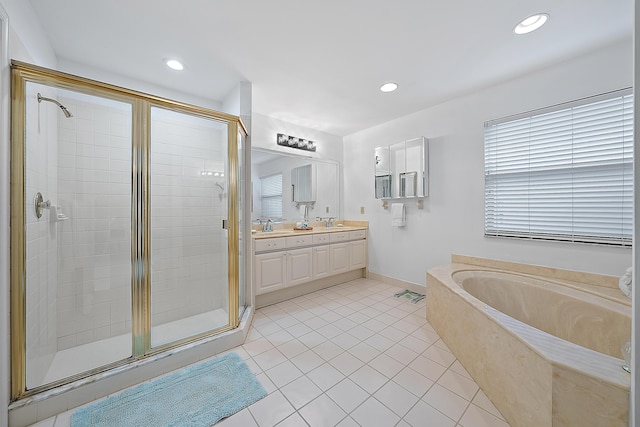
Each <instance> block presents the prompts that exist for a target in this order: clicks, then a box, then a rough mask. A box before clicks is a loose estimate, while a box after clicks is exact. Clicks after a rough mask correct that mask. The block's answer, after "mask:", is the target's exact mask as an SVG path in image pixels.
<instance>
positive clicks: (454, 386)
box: [437, 369, 478, 401]
mask: <svg viewBox="0 0 640 427" xmlns="http://www.w3.org/2000/svg"><path fill="white" fill-rule="evenodd" d="M437 384H440V385H441V386H443V387H444V388H446V389H448V390H450V391H452V392H454V393H456V394H457V395H458V396H460V397H463V398H465V399H466V400H469V401H470V400H471V399H473V396H475V395H476V392H477V391H478V385H477V384H476V383H475V382H474V381H473V380H470V379H469V378H466V377H463V376H462V375H460V374H458V373H456V372H453V371H452V370H451V369H449V370H448V371H447V372H445V373H444V374H442V376H441V377H440V379H439V380H438V381H437Z"/></svg>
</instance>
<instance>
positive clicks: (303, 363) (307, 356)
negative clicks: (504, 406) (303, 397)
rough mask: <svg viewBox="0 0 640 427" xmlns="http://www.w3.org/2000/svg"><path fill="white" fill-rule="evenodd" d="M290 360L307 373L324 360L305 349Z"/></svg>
mask: <svg viewBox="0 0 640 427" xmlns="http://www.w3.org/2000/svg"><path fill="white" fill-rule="evenodd" d="M291 362H293V364H294V365H296V367H297V368H298V369H300V370H301V371H302V372H304V373H307V372H309V371H311V370H313V369H315V368H317V367H318V366H320V365H322V364H323V363H324V362H325V361H324V359H323V358H322V357H320V356H318V355H317V354H316V353H314V352H313V351H311V350H307V351H305V352H304V353H301V354H299V355H297V356H296V357H294V358H293V359H291ZM456 375H457V374H456Z"/></svg>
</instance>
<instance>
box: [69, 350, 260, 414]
mask: <svg viewBox="0 0 640 427" xmlns="http://www.w3.org/2000/svg"><path fill="white" fill-rule="evenodd" d="M266 395H267V392H266V391H265V389H264V388H263V387H262V385H261V384H260V382H259V381H258V380H257V379H256V378H255V376H254V375H253V373H251V371H250V370H249V368H248V367H247V365H246V364H245V363H244V362H243V361H242V359H241V358H240V356H238V355H237V354H236V353H228V354H226V355H224V356H221V357H216V358H215V359H211V360H209V361H207V362H203V363H199V364H197V365H193V366H189V367H186V368H183V369H180V370H179V371H176V372H173V373H171V374H169V375H166V376H163V377H160V378H158V379H156V380H152V381H149V382H146V383H142V384H140V385H137V386H135V387H133V388H130V389H127V390H125V391H123V392H121V393H118V394H116V395H113V396H109V397H107V398H106V399H103V400H100V401H98V402H96V403H93V404H91V405H89V406H85V407H82V408H80V409H78V410H77V411H76V412H74V413H73V415H72V416H71V427H107V426H108V427H114V426H118V427H129V426H131V427H147V426H149V427H178V426H181V427H182V426H190V427H209V426H211V425H213V424H215V423H216V422H218V421H219V420H221V419H222V418H225V417H228V416H230V415H233V414H235V413H236V412H238V411H240V410H242V409H244V408H246V407H247V406H249V405H251V404H252V403H254V402H257V401H258V400H260V399H262V398H263V397H265V396H266Z"/></svg>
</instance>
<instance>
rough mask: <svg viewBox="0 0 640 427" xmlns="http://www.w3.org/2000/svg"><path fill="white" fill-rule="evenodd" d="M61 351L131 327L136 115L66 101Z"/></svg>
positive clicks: (61, 172)
mask: <svg viewBox="0 0 640 427" xmlns="http://www.w3.org/2000/svg"><path fill="white" fill-rule="evenodd" d="M59 101H60V102H62V103H63V104H64V105H66V106H67V108H68V109H69V110H70V111H72V113H73V114H74V117H73V118H72V119H65V118H64V117H62V118H59V119H58V146H59V156H58V187H59V193H60V196H59V204H60V205H61V207H62V210H63V212H64V213H65V214H66V215H67V216H68V217H69V218H70V219H69V220H67V221H63V222H59V223H58V230H59V233H60V241H59V246H58V253H59V255H58V343H57V347H58V350H63V349H66V348H69V347H73V346H76V345H82V344H87V343H90V342H93V341H97V340H101V339H105V338H109V337H113V336H117V335H121V334H124V333H128V332H129V331H130V330H131V296H130V295H131V256H130V254H131V249H130V248H131V209H130V205H131V113H130V110H129V107H128V106H125V105H123V107H122V108H120V107H115V106H106V105H98V104H95V103H90V102H84V101H80V100H77V99H66V98H65V99H63V98H61V99H59Z"/></svg>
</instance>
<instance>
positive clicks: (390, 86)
mask: <svg viewBox="0 0 640 427" xmlns="http://www.w3.org/2000/svg"><path fill="white" fill-rule="evenodd" d="M396 89H398V85H397V84H395V83H385V84H383V85H382V86H380V90H381V91H383V92H393V91H394V90H396Z"/></svg>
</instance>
